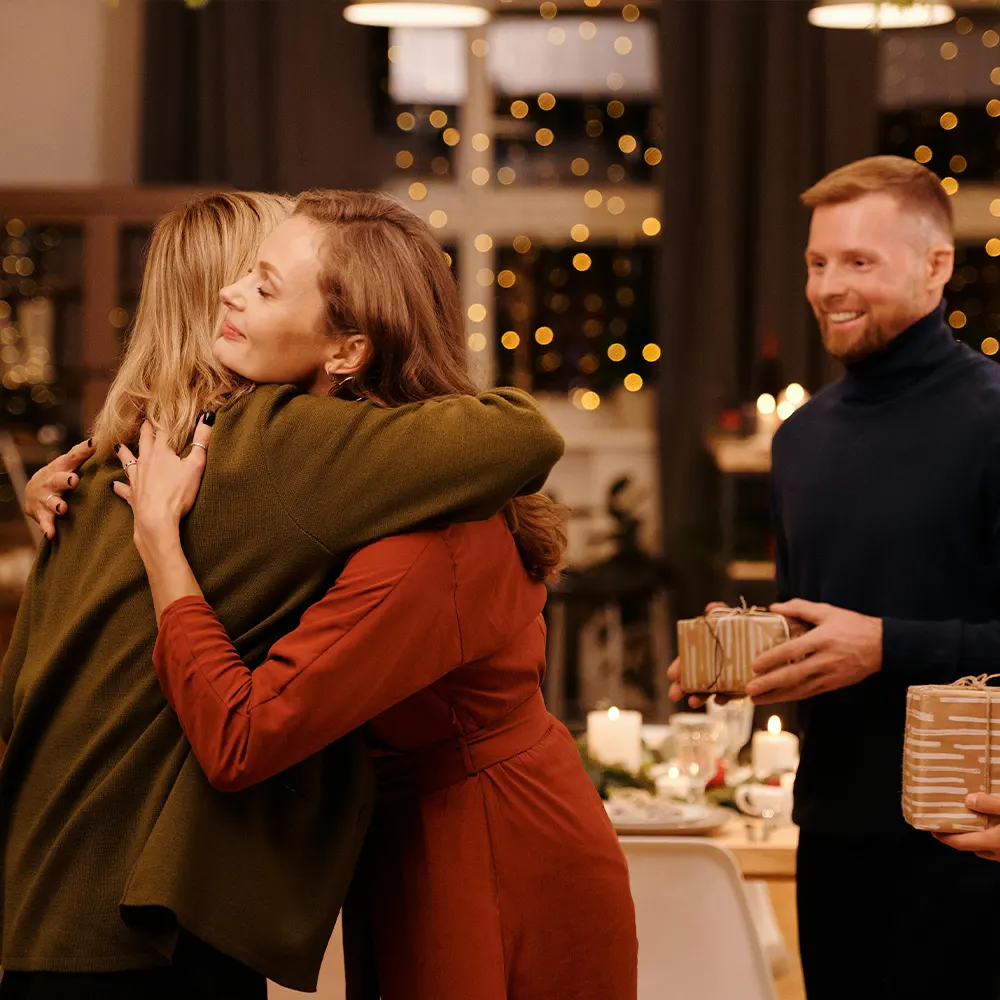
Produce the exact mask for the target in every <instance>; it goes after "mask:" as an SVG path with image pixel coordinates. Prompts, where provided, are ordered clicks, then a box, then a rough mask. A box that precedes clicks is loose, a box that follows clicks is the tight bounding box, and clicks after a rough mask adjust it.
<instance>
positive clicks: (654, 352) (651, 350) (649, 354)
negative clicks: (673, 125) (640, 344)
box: [642, 344, 661, 363]
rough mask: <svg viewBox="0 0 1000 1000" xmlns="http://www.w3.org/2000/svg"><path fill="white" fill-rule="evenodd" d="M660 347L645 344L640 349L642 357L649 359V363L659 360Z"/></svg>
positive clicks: (645, 359)
mask: <svg viewBox="0 0 1000 1000" xmlns="http://www.w3.org/2000/svg"><path fill="white" fill-rule="evenodd" d="M660 354H661V351H660V348H659V345H657V344H647V345H646V346H645V347H644V348H643V349H642V358H643V360H644V361H649V362H650V363H652V362H654V361H659V360H660Z"/></svg>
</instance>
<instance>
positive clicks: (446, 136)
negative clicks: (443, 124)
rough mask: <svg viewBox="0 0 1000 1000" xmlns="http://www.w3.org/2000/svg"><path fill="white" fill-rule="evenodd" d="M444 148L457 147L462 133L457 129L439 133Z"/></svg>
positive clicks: (448, 129) (447, 129)
mask: <svg viewBox="0 0 1000 1000" xmlns="http://www.w3.org/2000/svg"><path fill="white" fill-rule="evenodd" d="M441 138H442V139H443V140H444V144H445V145H446V146H457V145H458V144H459V143H460V142H461V141H462V133H461V132H459V131H458V129H457V128H446V129H445V130H444V131H443V132H442V133H441Z"/></svg>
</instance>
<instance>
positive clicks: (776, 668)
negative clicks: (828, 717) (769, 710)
mask: <svg viewBox="0 0 1000 1000" xmlns="http://www.w3.org/2000/svg"><path fill="white" fill-rule="evenodd" d="M771 610H772V611H774V612H776V613H777V614H780V615H785V616H787V617H789V618H800V619H801V620H802V621H805V622H809V623H810V624H811V625H813V626H814V627H813V628H811V629H810V630H809V631H808V632H806V633H805V634H804V635H801V636H798V637H797V638H795V639H791V640H789V641H788V642H783V643H782V644H781V645H780V646H775V647H774V649H770V650H768V651H767V652H766V653H763V654H761V655H760V656H759V657H757V659H756V660H755V661H754V663H753V667H752V669H753V672H754V674H755V675H756V676H755V678H754V680H753V681H751V682H750V684H749V685H748V687H747V695H748V696H749V697H750V698H752V699H753V701H754V704H757V705H768V704H772V703H774V702H784V701H801V700H802V699H803V698H811V697H813V696H814V695H817V694H824V693H825V692H827V691H836V690H838V689H839V688H844V687H850V686H851V685H852V684H857V683H858V682H859V681H863V680H864V679H865V678H866V677H870V676H871V675H872V674H874V673H876V672H877V671H878V670H880V669H881V668H882V619H881V618H872V617H870V616H869V615H862V614H858V613H857V612H856V611H846V610H845V609H844V608H835V607H833V606H832V605H830V604H817V603H815V602H814V601H802V600H798V599H796V600H792V601H785V602H784V603H782V604H772V605H771Z"/></svg>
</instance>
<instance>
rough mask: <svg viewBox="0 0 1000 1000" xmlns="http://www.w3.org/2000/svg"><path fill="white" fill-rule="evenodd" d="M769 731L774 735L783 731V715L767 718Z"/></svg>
mask: <svg viewBox="0 0 1000 1000" xmlns="http://www.w3.org/2000/svg"><path fill="white" fill-rule="evenodd" d="M767 731H768V732H769V733H771V735H772V736H773V735H774V734H776V733H780V732H781V716H778V715H772V716H771V718H770V719H768V720H767Z"/></svg>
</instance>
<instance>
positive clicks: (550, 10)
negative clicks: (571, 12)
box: [538, 0, 559, 21]
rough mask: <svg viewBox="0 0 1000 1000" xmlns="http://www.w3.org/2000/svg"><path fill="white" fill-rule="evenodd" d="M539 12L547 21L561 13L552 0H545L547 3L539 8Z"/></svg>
mask: <svg viewBox="0 0 1000 1000" xmlns="http://www.w3.org/2000/svg"><path fill="white" fill-rule="evenodd" d="M538 13H539V14H541V15H542V17H544V18H545V19H546V20H547V21H551V20H552V18H554V17H555V16H556V14H558V13H559V8H558V7H557V6H556V5H555V4H554V3H552V2H551V0H545V3H543V4H542V5H541V6H540V7H539V8H538Z"/></svg>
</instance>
